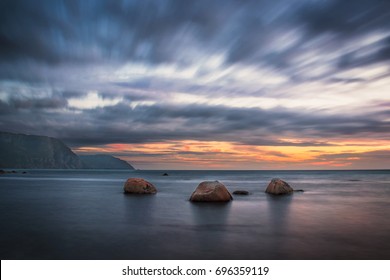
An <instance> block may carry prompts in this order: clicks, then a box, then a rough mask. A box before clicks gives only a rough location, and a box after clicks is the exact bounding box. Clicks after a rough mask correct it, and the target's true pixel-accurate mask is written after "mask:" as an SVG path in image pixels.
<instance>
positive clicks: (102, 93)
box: [0, 0, 390, 170]
mask: <svg viewBox="0 0 390 280" xmlns="http://www.w3.org/2000/svg"><path fill="white" fill-rule="evenodd" d="M0 131H7V132H13V133H24V134H35V135H46V136H50V137H56V138H59V139H61V140H62V141H63V142H64V143H66V144H67V145H68V146H69V147H71V148H72V150H73V151H74V152H76V153H78V154H98V153H99V154H101V153H107V154H111V155H114V156H117V157H119V158H121V159H124V160H127V161H129V162H130V163H131V164H133V165H134V166H135V167H136V168H139V169H237V170H239V169H373V168H376V169H386V168H387V169H389V168H390V1H388V0H355V1H342V0H340V1H336V0H333V1H332V0H297V1H290V0H273V1H264V0H257V1H245V0H243V1H238V0H235V1H229V0H207V1H203V0H197V1H181V0H175V1H164V0H156V1H148V0H144V1H127V0H126V1H125V0H122V1H120V0H119V1H102V0H100V1H98V0H97V1H88V0H87V1H73V0H69V1H57V0H54V1H53V0H47V1H41V0H39V1H29V0H25V1H21V0H10V1H8V0H1V1H0Z"/></svg>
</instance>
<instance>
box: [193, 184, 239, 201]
mask: <svg viewBox="0 0 390 280" xmlns="http://www.w3.org/2000/svg"><path fill="white" fill-rule="evenodd" d="M232 199H233V198H232V195H231V194H230V192H229V191H228V190H227V188H226V187H225V185H224V184H222V183H220V182H218V181H205V182H202V183H200V184H199V185H198V187H197V188H196V190H195V191H194V192H193V193H192V195H191V197H190V201H193V202H227V201H230V200H232Z"/></svg>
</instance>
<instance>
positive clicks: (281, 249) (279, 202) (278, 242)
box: [266, 194, 293, 259]
mask: <svg viewBox="0 0 390 280" xmlns="http://www.w3.org/2000/svg"><path fill="white" fill-rule="evenodd" d="M292 200H293V195H292V194H291V195H279V196H277V195H269V194H267V195H266V201H267V206H268V225H269V227H270V228H269V231H268V232H269V234H270V236H271V238H270V240H271V242H272V246H271V247H272V251H271V252H270V254H271V255H272V256H273V258H277V259H278V258H280V256H281V255H282V254H285V253H286V250H285V247H286V246H288V242H289V236H288V234H289V225H290V206H291V202H292Z"/></svg>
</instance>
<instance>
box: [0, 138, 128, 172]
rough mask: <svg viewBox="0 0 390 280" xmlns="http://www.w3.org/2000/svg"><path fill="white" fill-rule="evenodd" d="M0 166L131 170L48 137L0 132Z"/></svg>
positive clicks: (120, 163)
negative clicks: (80, 153) (75, 150)
mask: <svg viewBox="0 0 390 280" xmlns="http://www.w3.org/2000/svg"><path fill="white" fill-rule="evenodd" d="M0 168H14V169H18V168H20V169H24V168H26V169H69V168H73V169H80V168H86V169H134V168H133V166H131V165H130V164H129V163H127V162H126V161H124V160H121V159H119V158H115V157H113V156H110V155H81V156H78V155H76V154H75V153H73V152H72V150H71V149H70V148H69V147H67V146H66V145H65V144H64V143H63V142H61V141H60V140H58V139H56V138H51V137H47V136H36V135H25V134H14V133H8V132H0Z"/></svg>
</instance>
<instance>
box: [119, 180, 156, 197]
mask: <svg viewBox="0 0 390 280" xmlns="http://www.w3.org/2000/svg"><path fill="white" fill-rule="evenodd" d="M123 190H124V192H125V193H134V194H155V193H156V192H157V189H156V187H155V186H154V185H153V184H152V183H150V182H148V181H146V180H145V179H142V178H129V179H127V181H126V183H125V185H124V187H123Z"/></svg>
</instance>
